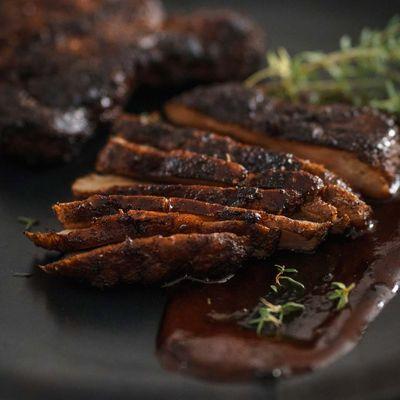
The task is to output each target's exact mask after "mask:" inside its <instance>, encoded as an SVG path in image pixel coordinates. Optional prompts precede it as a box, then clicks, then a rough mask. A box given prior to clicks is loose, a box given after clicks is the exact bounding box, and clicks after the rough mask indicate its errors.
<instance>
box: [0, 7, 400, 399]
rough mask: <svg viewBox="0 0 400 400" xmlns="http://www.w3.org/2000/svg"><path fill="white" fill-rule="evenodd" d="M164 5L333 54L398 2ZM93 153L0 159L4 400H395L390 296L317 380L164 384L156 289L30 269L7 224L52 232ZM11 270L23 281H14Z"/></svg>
mask: <svg viewBox="0 0 400 400" xmlns="http://www.w3.org/2000/svg"><path fill="white" fill-rule="evenodd" d="M167 3H168V4H169V6H170V8H171V9H182V8H184V9H188V8H192V7H193V6H194V5H201V6H203V5H212V6H215V5H223V6H231V7H236V8H239V9H240V8H241V9H242V10H245V11H246V12H247V13H249V14H251V15H253V16H254V17H255V18H256V19H257V20H259V22H260V23H261V24H262V25H263V26H265V28H266V29H267V30H268V32H269V43H270V47H277V46H285V47H288V48H289V50H291V51H298V50H303V49H333V48H335V46H336V44H337V42H338V38H339V36H340V35H341V34H342V33H350V34H357V33H358V32H359V30H360V29H361V28H362V27H363V26H365V25H370V26H373V27H382V26H383V25H384V24H385V22H386V21H387V19H388V18H389V17H390V16H392V15H393V14H394V13H395V12H396V11H397V9H398V7H396V6H398V1H376V0H373V1H338V0H337V1H335V2H333V1H332V2H328V1H299V0H297V1H285V0H280V1H262V0H259V1H257V0H254V1H239V0H237V1H222V0H221V1H215V0H208V1H198V2H195V1H185V2H183V1H178V0H176V1H169V2H167ZM197 3H198V4H197ZM349 3H350V4H349ZM142 94H143V93H142ZM164 95H165V94H163V96H164ZM154 96H155V94H154V93H153V94H151V95H150V96H149V95H147V96H145V98H144V99H143V98H142V96H139V100H140V101H138V97H136V101H133V103H132V108H133V109H137V107H136V106H135V104H139V103H141V104H147V105H148V104H150V103H149V99H151V98H153V100H154ZM146 98H147V100H146ZM156 100H157V101H156V102H158V100H159V97H158V98H157V99H156ZM100 145H101V139H97V142H96V143H92V144H91V145H90V146H88V150H87V151H86V152H84V154H83V155H82V156H81V157H80V159H79V160H77V161H75V162H74V163H72V164H70V165H67V166H62V167H53V168H51V169H50V170H47V171H46V170H29V169H27V168H23V167H21V166H18V165H16V164H13V163H11V162H9V161H7V160H0V238H1V240H0V264H1V268H0V278H1V279H0V398H1V399H2V400H3V399H10V400H16V399H34V398H35V399H36V398H38V399H39V398H40V399H46V400H47V399H49V400H50V399H53V398H54V399H64V398H65V399H69V400H71V399H78V398H86V399H87V398H93V399H96V400H100V399H128V398H132V399H133V398H135V399H148V398H152V399H153V398H154V399H164V398H170V399H175V398H187V397H189V396H190V398H191V399H204V398H209V399H222V398H224V399H225V398H229V399H242V398H243V399H246V400H249V399H258V398H260V399H261V398H262V399H266V398H282V399H283V398H284V399H300V398H302V399H310V400H311V399H319V398H321V399H364V400H366V399H392V398H393V399H394V398H399V397H400V379H399V378H400V373H399V367H400V340H399V339H398V338H399V335H400V320H399V318H398V315H399V312H400V298H396V299H395V300H393V301H392V302H391V303H390V304H389V305H388V306H387V308H386V309H385V310H384V311H383V313H382V314H381V315H380V316H379V318H378V319H377V320H376V321H375V322H374V323H373V324H372V326H371V327H370V328H369V330H368V332H367V333H366V335H365V337H364V339H363V340H362V342H361V343H360V345H359V346H358V347H357V348H356V349H355V350H354V351H353V352H352V353H350V354H349V355H348V356H346V357H344V358H343V359H342V360H340V361H339V362H337V363H336V364H334V365H332V366H329V367H327V368H326V369H324V370H322V371H319V372H317V373H314V374H310V375H307V376H301V377H296V378H292V379H288V380H283V381H276V382H269V383H266V384H265V385H260V384H253V385H252V384H248V385H243V384H241V385H227V384H224V385H222V384H221V385H219V384H210V383H207V382H200V381H195V380H191V379H190V378H184V377H181V376H179V375H175V374H171V373H169V372H166V371H164V370H163V369H162V368H161V367H160V366H159V364H158V362H157V359H156V357H155V354H154V353H155V338H156V333H157V328H158V324H159V321H160V318H161V315H162V311H163V307H164V302H165V295H164V293H163V291H162V290H156V289H141V288H137V287H134V288H133V287H132V288H121V289H118V290H113V291H103V292H102V291H98V290H95V289H91V288H87V287H84V286H80V285H77V284H74V283H73V282H67V281H62V280H57V279H52V278H49V277H47V276H45V275H43V274H42V273H40V272H38V271H36V270H34V269H33V264H34V263H35V262H37V260H35V259H37V258H39V259H40V257H43V255H44V253H43V252H41V251H39V250H37V249H35V248H34V247H33V246H32V245H31V244H30V243H29V242H28V241H27V240H26V239H25V238H24V237H23V236H22V230H23V226H22V225H20V224H19V223H18V222H17V217H18V216H31V217H34V218H37V219H39V220H40V222H41V228H46V227H55V221H54V218H53V217H52V215H51V212H50V206H51V204H53V203H54V202H55V201H59V200H67V199H69V198H70V190H69V186H70V183H71V182H72V181H73V179H74V178H75V177H77V176H79V175H82V174H84V173H86V172H88V171H90V169H91V166H92V165H93V159H94V155H95V152H96V149H97V148H98V147H99V146H100ZM399 262H400V260H399ZM321 267H323V266H321ZM344 267H345V266H344ZM15 272H33V276H31V277H29V278H27V277H15V276H13V274H14V273H15Z"/></svg>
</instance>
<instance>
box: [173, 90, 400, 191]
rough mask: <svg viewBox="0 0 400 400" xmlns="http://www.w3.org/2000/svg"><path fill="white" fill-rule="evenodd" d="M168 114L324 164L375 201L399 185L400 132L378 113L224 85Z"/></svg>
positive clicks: (181, 101)
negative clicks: (298, 100) (291, 99)
mask: <svg viewBox="0 0 400 400" xmlns="http://www.w3.org/2000/svg"><path fill="white" fill-rule="evenodd" d="M166 113H167V116H168V118H169V119H170V120H171V121H173V122H174V123H177V124H179V125H185V126H191V127H195V128H201V129H211V130H214V131H216V132H222V133H225V134H228V135H231V136H234V137H236V138H238V139H240V140H242V141H244V142H249V143H256V144H259V145H262V146H265V147H266V148H268V149H273V150H279V151H289V152H291V153H294V154H296V155H297V156H299V157H303V158H305V159H309V160H312V161H315V162H317V163H320V164H323V165H325V166H326V167H327V168H329V169H331V170H332V171H334V172H336V173H337V174H338V175H339V176H342V177H343V178H344V179H345V180H346V181H347V182H349V184H350V185H351V186H352V187H353V188H354V189H355V190H359V191H361V192H362V193H364V194H365V195H367V196H370V197H376V198H385V197H389V196H390V194H391V191H392V190H393V189H394V188H395V186H396V174H397V172H398V167H399V154H400V151H399V150H400V147H399V132H398V128H397V126H396V124H395V122H394V120H393V119H392V118H391V117H389V116H388V115H386V114H384V113H381V112H379V111H376V110H372V109H368V108H356V107H352V106H349V105H345V104H334V105H327V106H317V105H309V104H296V103H290V102H287V101H282V100H277V99H273V98H269V97H268V96H266V95H265V94H264V92H263V91H262V90H261V89H257V88H252V89H250V88H246V87H245V86H243V85H240V84H221V85H214V86H208V87H199V88H196V89H194V90H192V91H190V92H188V93H186V94H183V95H181V96H179V97H177V98H175V99H173V100H172V101H170V102H169V104H167V106H166Z"/></svg>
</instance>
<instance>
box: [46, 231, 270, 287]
mask: <svg viewBox="0 0 400 400" xmlns="http://www.w3.org/2000/svg"><path fill="white" fill-rule="evenodd" d="M260 237H261V238H263V239H265V240H263V241H260ZM256 238H258V240H257V241H254V237H251V236H240V235H236V234H234V233H229V232H222V233H210V234H199V233H192V234H177V235H172V236H167V237H162V236H151V237H148V238H143V239H131V238H127V239H126V240H125V241H123V242H122V243H118V244H110V245H107V246H104V247H99V248H96V249H94V250H90V251H87V252H84V253H79V254H74V255H70V256H67V257H65V258H64V259H61V260H60V261H56V262H54V263H51V264H47V265H44V266H42V267H41V268H42V269H43V270H44V271H45V272H48V273H55V274H57V275H61V276H67V277H74V278H79V279H84V280H87V281H89V282H90V283H91V284H93V285H95V286H100V287H103V286H112V285H115V284H116V283H119V282H123V283H142V284H152V283H158V284H159V283H163V282H167V281H171V280H174V279H180V278H184V277H193V278H198V279H220V278H221V277H226V276H228V275H230V274H232V273H234V272H236V270H237V269H238V268H239V267H240V266H241V265H242V264H243V263H244V262H245V261H247V260H249V259H251V258H252V257H255V256H256V257H260V258H263V257H266V256H268V255H269V254H270V253H271V252H272V250H273V248H274V239H273V238H271V237H270V235H269V232H267V234H266V237H263V236H262V235H261V232H258V235H257V236H256Z"/></svg>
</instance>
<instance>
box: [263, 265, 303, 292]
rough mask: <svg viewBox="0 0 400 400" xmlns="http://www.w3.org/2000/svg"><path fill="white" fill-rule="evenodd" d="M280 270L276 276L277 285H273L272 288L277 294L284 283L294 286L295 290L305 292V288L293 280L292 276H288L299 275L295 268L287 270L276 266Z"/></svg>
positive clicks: (282, 266)
mask: <svg viewBox="0 0 400 400" xmlns="http://www.w3.org/2000/svg"><path fill="white" fill-rule="evenodd" d="M275 266H276V267H277V269H278V273H277V274H276V276H275V284H274V285H271V286H270V288H271V289H272V290H273V291H274V292H275V293H278V291H279V289H280V288H281V287H282V286H283V285H284V282H286V283H287V284H289V285H291V286H293V287H294V288H297V289H301V290H304V289H305V286H304V285H303V284H302V283H301V282H299V281H297V280H295V279H294V278H292V277H291V276H288V274H297V273H298V271H297V269H295V268H287V267H285V266H284V265H278V264H277V265H275Z"/></svg>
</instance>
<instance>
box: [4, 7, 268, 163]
mask: <svg viewBox="0 0 400 400" xmlns="http://www.w3.org/2000/svg"><path fill="white" fill-rule="evenodd" d="M0 22H1V25H2V30H1V32H0V72H1V73H2V79H1V82H0V93H1V96H0V150H1V151H2V152H3V153H6V154H11V155H16V156H19V157H20V158H23V159H24V160H26V161H28V160H29V161H31V162H56V161H67V160H69V159H71V157H72V156H73V155H74V154H75V153H77V152H78V151H79V148H80V147H81V146H82V145H83V143H84V142H86V141H87V140H88V139H89V138H90V137H91V136H92V135H93V134H94V132H95V130H96V127H97V126H98V125H99V123H100V124H101V123H102V122H103V121H108V120H109V119H110V118H113V117H114V116H115V114H117V113H118V112H120V108H121V107H123V106H124V104H125V103H126V101H127V99H128V97H129V95H130V94H131V93H132V92H133V91H134V90H135V89H136V88H137V87H138V86H139V85H141V84H151V85H160V84H165V82H166V80H167V81H168V82H170V83H173V84H184V83H185V82H189V81H190V82H192V81H203V82H210V81H223V80H229V79H240V80H241V79H244V78H245V77H246V76H248V75H249V74H250V73H252V72H253V71H254V70H256V69H257V68H258V67H259V65H260V62H261V60H262V54H263V52H264V40H263V34H262V32H261V31H260V30H259V28H258V27H256V26H255V24H254V23H253V22H252V21H251V20H249V19H248V18H246V17H245V16H242V15H240V14H238V13H233V12H224V11H219V12H218V11H215V12H214V10H213V12H212V13H211V12H206V11H205V12H197V13H194V14H191V15H182V16H175V17H174V16H171V17H167V16H166V15H165V13H164V10H163V7H162V5H161V3H160V2H159V1H158V0H130V1H123V0H117V1H109V0H95V1H91V2H86V3H82V2H80V1H78V0H71V1H68V2H63V5H62V7H60V6H59V4H58V2H54V1H49V0H34V1H28V0H4V1H2V2H1V4H0Z"/></svg>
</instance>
